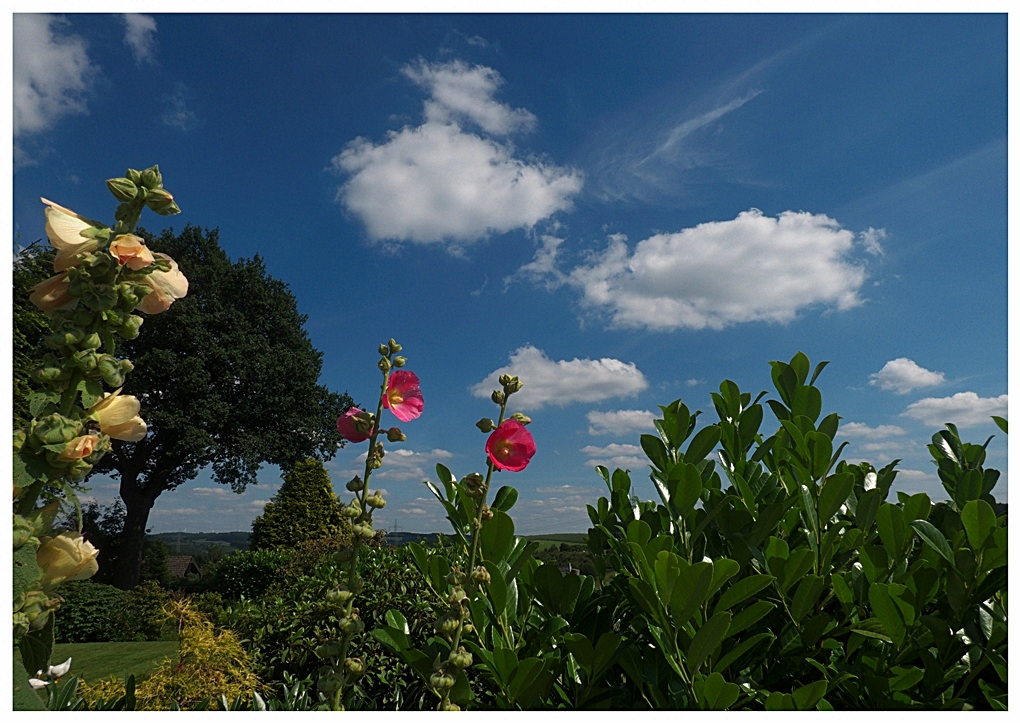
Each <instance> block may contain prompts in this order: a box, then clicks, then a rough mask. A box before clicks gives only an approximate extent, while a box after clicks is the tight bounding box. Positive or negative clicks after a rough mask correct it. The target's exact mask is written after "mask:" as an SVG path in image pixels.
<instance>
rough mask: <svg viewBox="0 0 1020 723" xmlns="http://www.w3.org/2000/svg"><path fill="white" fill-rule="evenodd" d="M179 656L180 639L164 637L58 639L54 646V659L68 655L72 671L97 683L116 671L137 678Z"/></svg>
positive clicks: (60, 659) (55, 660) (117, 674)
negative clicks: (125, 640) (86, 640)
mask: <svg viewBox="0 0 1020 723" xmlns="http://www.w3.org/2000/svg"><path fill="white" fill-rule="evenodd" d="M166 657H169V658H170V659H171V660H174V661H176V660H177V642H176V641H174V640H161V641H158V642H149V643H59V644H57V645H54V646H53V655H52V657H51V660H53V661H54V662H56V663H62V662H64V661H65V660H67V659H68V658H73V661H72V662H71V673H72V674H77V675H80V676H82V677H83V678H84V679H85V680H86V681H87V682H89V683H96V682H98V681H100V680H102V679H104V678H109V677H110V676H111V675H115V676H117V677H118V678H121V679H123V678H124V677H125V676H126V675H128V674H132V675H134V676H135V680H138V679H139V678H140V677H141V675H142V674H143V673H147V672H148V671H150V670H152V669H153V668H155V667H156V666H157V665H158V664H159V663H161V662H162V661H163V659H164V658H166Z"/></svg>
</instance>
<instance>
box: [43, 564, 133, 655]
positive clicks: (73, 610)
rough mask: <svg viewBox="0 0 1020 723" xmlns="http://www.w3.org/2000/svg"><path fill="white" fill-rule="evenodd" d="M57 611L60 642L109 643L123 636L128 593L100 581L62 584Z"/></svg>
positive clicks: (56, 629) (56, 625)
mask: <svg viewBox="0 0 1020 723" xmlns="http://www.w3.org/2000/svg"><path fill="white" fill-rule="evenodd" d="M60 597H61V598H62V599H63V602H61V603H60V608H59V610H58V611H57V614H56V623H55V625H54V631H55V635H56V642H58V643H109V642H115V641H118V640H120V639H121V637H122V632H123V627H122V625H123V618H122V615H123V610H124V606H125V598H126V597H127V593H125V592H124V591H123V590H120V589H118V588H115V587H113V585H104V584H103V583H100V582H92V581H91V580H81V581H77V582H68V583H65V584H64V585H62V586H61V587H60Z"/></svg>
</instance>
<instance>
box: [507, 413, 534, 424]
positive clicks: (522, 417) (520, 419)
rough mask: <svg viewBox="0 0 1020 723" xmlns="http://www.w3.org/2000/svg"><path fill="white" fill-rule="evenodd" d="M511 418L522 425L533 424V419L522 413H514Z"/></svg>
mask: <svg viewBox="0 0 1020 723" xmlns="http://www.w3.org/2000/svg"><path fill="white" fill-rule="evenodd" d="M510 418H511V419H516V420H517V421H518V422H520V423H521V424H531V417H529V416H528V415H526V414H521V413H520V412H514V413H513V414H511V415H510Z"/></svg>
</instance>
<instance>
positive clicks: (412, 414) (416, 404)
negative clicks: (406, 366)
mask: <svg viewBox="0 0 1020 723" xmlns="http://www.w3.org/2000/svg"><path fill="white" fill-rule="evenodd" d="M383 406H384V407H386V408H387V409H389V410H390V411H391V412H393V416H395V417H396V418H397V419H399V420H400V421H401V422H410V421H411V420H412V419H417V418H418V417H420V416H421V410H422V409H424V407H425V399H424V398H423V397H422V395H421V382H420V381H419V379H418V375H417V374H415V373H414V372H406V371H403V370H397V371H395V372H393V373H392V374H390V381H389V384H388V385H387V387H386V396H384V397H383Z"/></svg>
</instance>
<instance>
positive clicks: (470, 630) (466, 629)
mask: <svg viewBox="0 0 1020 723" xmlns="http://www.w3.org/2000/svg"><path fill="white" fill-rule="evenodd" d="M474 631H475V626H474V625H472V624H471V623H470V622H466V623H464V634H465V635H467V634H468V633H473V632H474Z"/></svg>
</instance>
